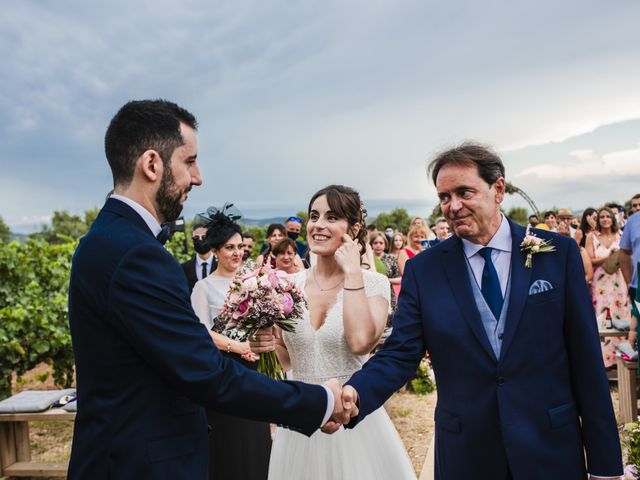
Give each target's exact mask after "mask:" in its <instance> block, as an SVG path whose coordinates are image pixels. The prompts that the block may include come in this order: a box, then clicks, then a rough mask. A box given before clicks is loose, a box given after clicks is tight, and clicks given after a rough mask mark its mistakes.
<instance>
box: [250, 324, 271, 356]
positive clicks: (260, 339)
mask: <svg viewBox="0 0 640 480" xmlns="http://www.w3.org/2000/svg"><path fill="white" fill-rule="evenodd" d="M277 334H278V332H277V330H276V327H268V328H262V329H260V330H258V331H257V332H256V333H254V334H253V335H249V346H250V347H251V351H252V352H253V353H255V354H259V353H265V352H273V351H274V350H275V349H276V336H277Z"/></svg>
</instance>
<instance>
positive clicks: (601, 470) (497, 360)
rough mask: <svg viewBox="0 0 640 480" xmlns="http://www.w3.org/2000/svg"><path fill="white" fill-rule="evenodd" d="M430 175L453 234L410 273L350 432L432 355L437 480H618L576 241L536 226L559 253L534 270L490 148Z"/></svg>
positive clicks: (359, 391) (360, 376)
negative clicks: (503, 208) (507, 208)
mask: <svg viewBox="0 0 640 480" xmlns="http://www.w3.org/2000/svg"><path fill="white" fill-rule="evenodd" d="M430 170H431V173H432V178H433V181H434V183H435V186H436V189H437V192H438V196H439V198H440V204H441V206H442V211H443V213H444V216H445V217H446V218H447V220H448V222H449V224H450V226H451V228H452V230H453V232H454V233H455V236H454V237H452V238H450V239H448V240H445V241H444V242H442V243H440V244H439V245H436V246H435V247H433V248H431V249H429V250H427V251H425V252H424V253H422V254H420V255H418V256H416V257H415V258H414V259H412V260H410V261H409V262H408V263H407V267H405V272H404V275H403V277H402V295H400V299H399V303H398V309H397V313H396V315H395V318H394V320H393V333H392V335H391V336H390V338H389V339H388V340H387V341H386V343H385V345H384V348H383V349H382V350H381V351H379V352H378V353H377V354H376V355H375V356H374V357H373V359H371V360H370V361H369V362H367V364H366V365H365V366H364V368H363V369H362V370H361V371H360V372H358V373H356V374H354V376H353V377H352V378H351V379H350V380H349V381H348V382H347V384H348V385H347V386H346V387H345V388H344V391H343V399H345V400H349V401H351V400H354V399H356V398H358V401H359V406H360V413H359V416H357V417H356V418H355V419H354V420H353V421H352V422H351V423H350V424H349V427H353V426H356V425H357V422H358V421H359V420H361V419H362V418H363V417H364V416H366V415H367V414H368V413H370V412H371V411H373V410H375V409H376V408H377V407H378V406H379V405H381V404H382V403H383V402H384V401H385V399H386V398H388V397H389V395H391V394H392V393H393V392H394V391H395V390H397V389H398V388H399V387H401V386H402V384H403V383H404V382H405V381H406V380H407V379H409V378H411V376H412V375H413V374H414V372H415V370H416V367H417V365H418V362H419V361H420V359H421V358H422V357H423V355H424V354H425V352H426V351H428V352H429V354H430V357H431V361H432V363H433V369H434V372H435V375H436V382H437V385H438V405H437V407H436V412H435V423H436V441H435V445H436V449H435V464H436V465H435V469H436V471H435V478H436V479H439V480H454V479H455V480H458V479H467V478H474V479H486V480H504V479H516V480H534V479H562V480H578V479H581V480H582V479H585V478H586V477H587V475H588V474H590V475H591V476H592V477H593V478H618V477H617V475H620V474H621V472H622V462H621V454H620V442H619V438H618V431H617V428H616V422H615V417H614V414H613V408H612V405H611V397H610V394H609V388H608V383H607V378H606V375H605V371H604V368H603V364H602V359H601V353H600V344H599V341H598V332H597V326H596V320H595V317H594V312H593V308H592V305H591V302H590V299H589V295H588V293H587V286H586V285H585V282H584V272H583V268H582V263H581V260H580V254H579V251H578V246H577V244H576V243H575V241H573V240H572V239H570V238H565V237H561V236H558V235H555V234H552V233H549V232H544V231H541V230H535V231H534V232H532V233H533V234H534V235H537V236H538V237H539V238H541V239H543V240H546V241H547V242H548V243H549V244H550V245H551V246H553V251H546V252H542V251H538V252H537V253H533V254H532V256H531V258H530V260H531V264H529V262H527V254H528V252H527V251H523V250H522V247H521V244H522V242H523V239H524V238H525V235H526V232H525V229H524V228H522V227H520V226H518V225H516V224H514V223H513V222H511V221H509V220H508V219H507V218H505V217H504V215H502V213H501V212H500V204H501V202H502V200H503V198H504V195H505V179H504V166H503V164H502V161H501V160H500V158H499V157H498V156H497V155H495V154H494V153H493V152H491V151H490V150H489V149H487V148H485V147H483V146H481V145H477V144H470V143H468V144H463V145H462V146H460V147H459V148H455V149H452V150H449V151H446V152H444V153H442V154H441V155H440V156H438V157H437V158H436V159H435V160H434V161H433V162H432V163H431V164H430ZM585 455H586V461H585ZM587 472H588V473H587Z"/></svg>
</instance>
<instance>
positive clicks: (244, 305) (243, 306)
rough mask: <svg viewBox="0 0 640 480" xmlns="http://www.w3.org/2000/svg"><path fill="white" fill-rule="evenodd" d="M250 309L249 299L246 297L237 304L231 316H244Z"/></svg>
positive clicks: (236, 317)
mask: <svg viewBox="0 0 640 480" xmlns="http://www.w3.org/2000/svg"><path fill="white" fill-rule="evenodd" d="M250 309H251V299H250V298H246V299H244V300H243V301H242V302H240V303H239V304H238V309H237V310H236V311H235V312H234V313H233V318H234V319H238V318H244V317H246V316H247V315H248V314H249V310H250Z"/></svg>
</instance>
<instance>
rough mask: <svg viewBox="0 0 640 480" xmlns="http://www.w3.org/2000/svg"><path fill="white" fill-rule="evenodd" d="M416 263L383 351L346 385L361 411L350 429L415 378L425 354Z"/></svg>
mask: <svg viewBox="0 0 640 480" xmlns="http://www.w3.org/2000/svg"><path fill="white" fill-rule="evenodd" d="M415 263H416V262H415V261H414V260H411V261H408V262H407V264H406V266H405V271H404V275H403V276H402V291H401V294H400V297H399V299H398V308H397V310H396V313H395V315H394V317H393V333H392V334H391V336H390V337H389V338H388V339H387V340H386V342H385V343H384V346H383V348H382V349H381V350H380V351H378V352H377V353H376V354H375V355H374V356H373V357H372V358H371V359H370V360H369V361H368V362H367V363H365V365H364V367H363V368H362V370H360V371H358V372H356V373H355V374H354V375H353V376H352V377H351V378H350V379H349V381H348V382H347V383H346V384H345V385H350V386H351V387H353V388H354V389H355V391H356V392H357V396H358V400H359V402H358V406H359V409H360V413H359V415H358V416H357V417H355V418H354V419H352V420H351V422H350V423H349V424H348V427H353V426H355V425H357V423H358V422H359V421H360V420H362V419H363V418H364V417H366V416H367V415H368V414H369V413H371V412H373V411H374V410H376V409H377V408H379V407H380V406H381V405H382V404H383V403H384V402H385V401H386V400H387V399H388V398H389V397H390V396H391V395H392V394H393V393H394V392H395V391H397V390H398V389H399V388H401V387H402V386H403V385H404V384H405V383H406V382H407V380H409V379H410V378H411V377H413V375H414V374H415V372H416V369H417V368H418V365H419V363H420V360H422V358H423V356H424V354H425V351H426V344H425V338H424V330H423V325H422V314H421V311H422V310H421V308H420V298H419V295H418V281H417V278H416V274H415V270H414V269H415Z"/></svg>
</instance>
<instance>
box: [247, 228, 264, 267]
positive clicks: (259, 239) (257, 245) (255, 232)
mask: <svg viewBox="0 0 640 480" xmlns="http://www.w3.org/2000/svg"><path fill="white" fill-rule="evenodd" d="M242 231H243V233H248V234H249V235H251V236H252V237H253V250H252V251H251V258H253V259H255V258H256V257H257V256H258V255H259V254H260V249H261V248H262V244H263V243H264V240H265V238H266V236H267V231H266V229H265V228H264V227H261V226H260V225H251V226H250V227H248V226H246V225H243V227H242Z"/></svg>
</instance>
